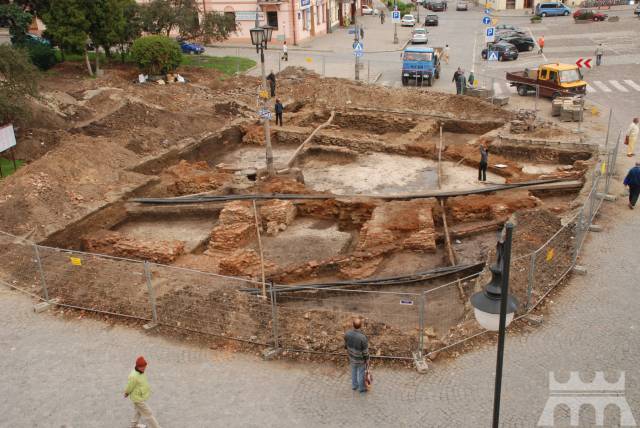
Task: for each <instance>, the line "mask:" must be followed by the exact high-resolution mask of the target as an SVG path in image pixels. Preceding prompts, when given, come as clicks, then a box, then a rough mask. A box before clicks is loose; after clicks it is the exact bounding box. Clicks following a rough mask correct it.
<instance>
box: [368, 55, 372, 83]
mask: <svg viewBox="0 0 640 428" xmlns="http://www.w3.org/2000/svg"><path fill="white" fill-rule="evenodd" d="M367 83H371V60H367Z"/></svg>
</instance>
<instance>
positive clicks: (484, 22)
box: [482, 16, 491, 25]
mask: <svg viewBox="0 0 640 428" xmlns="http://www.w3.org/2000/svg"><path fill="white" fill-rule="evenodd" d="M482 23H483V24H485V25H489V24H491V18H489V17H488V16H485V17H484V18H482Z"/></svg>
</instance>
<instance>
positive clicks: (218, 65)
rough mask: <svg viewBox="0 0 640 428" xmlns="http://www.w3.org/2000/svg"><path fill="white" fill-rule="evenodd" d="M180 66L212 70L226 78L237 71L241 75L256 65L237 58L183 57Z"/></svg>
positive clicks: (250, 61) (245, 59)
mask: <svg viewBox="0 0 640 428" xmlns="http://www.w3.org/2000/svg"><path fill="white" fill-rule="evenodd" d="M182 65H188V66H192V67H202V68H213V69H215V70H218V71H220V72H221V73H223V74H226V75H227V76H230V75H232V74H234V73H236V72H237V71H240V72H241V73H242V72H243V71H247V70H248V69H250V68H251V67H254V66H255V65H256V62H255V61H253V60H251V59H248V58H241V57H237V56H208V55H183V56H182Z"/></svg>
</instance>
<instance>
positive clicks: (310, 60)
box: [304, 57, 313, 63]
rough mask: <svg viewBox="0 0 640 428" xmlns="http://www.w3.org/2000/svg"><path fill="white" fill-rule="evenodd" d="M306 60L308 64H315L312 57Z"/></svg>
mask: <svg viewBox="0 0 640 428" xmlns="http://www.w3.org/2000/svg"><path fill="white" fill-rule="evenodd" d="M304 60H305V61H307V62H308V63H312V62H313V58H311V57H306V58H305V59H304Z"/></svg>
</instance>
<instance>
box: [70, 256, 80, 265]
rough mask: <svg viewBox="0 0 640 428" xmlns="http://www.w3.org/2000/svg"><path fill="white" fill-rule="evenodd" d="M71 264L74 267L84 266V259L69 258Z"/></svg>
mask: <svg viewBox="0 0 640 428" xmlns="http://www.w3.org/2000/svg"><path fill="white" fill-rule="evenodd" d="M69 260H71V264H72V265H74V266H82V259H81V258H79V257H69Z"/></svg>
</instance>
